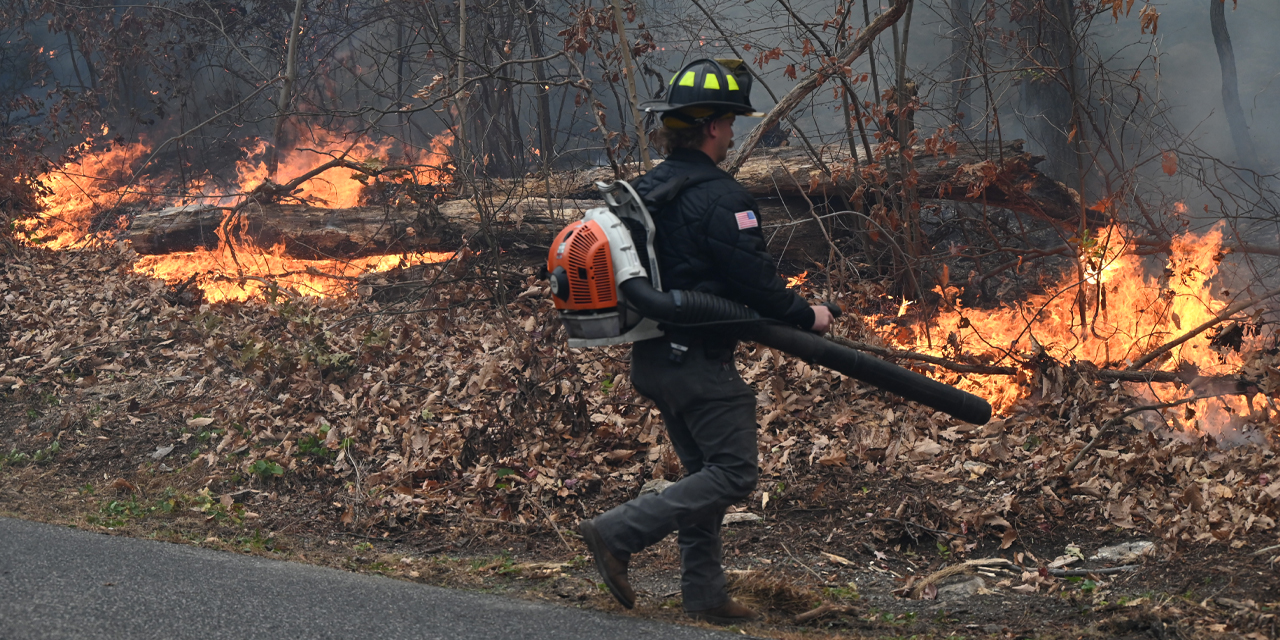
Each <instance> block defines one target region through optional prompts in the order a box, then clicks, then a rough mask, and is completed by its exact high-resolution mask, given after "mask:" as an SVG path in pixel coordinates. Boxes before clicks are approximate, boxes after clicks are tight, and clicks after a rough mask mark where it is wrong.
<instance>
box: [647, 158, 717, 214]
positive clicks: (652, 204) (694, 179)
mask: <svg viewBox="0 0 1280 640" xmlns="http://www.w3.org/2000/svg"><path fill="white" fill-rule="evenodd" d="M727 175H728V174H727V173H725V172H724V170H722V169H720V168H719V167H716V166H699V167H698V168H696V169H694V170H692V171H689V172H688V173H682V174H680V175H679V176H677V177H675V178H672V179H670V180H668V181H666V182H664V183H662V184H660V185H658V186H657V187H655V188H653V189H652V190H651V191H649V193H647V194H645V196H644V205H645V207H646V208H648V209H649V211H651V212H654V213H657V212H658V211H660V210H662V208H663V207H665V206H667V205H668V204H670V203H671V202H672V201H673V200H675V199H676V197H677V196H679V195H680V192H681V191H684V190H685V189H688V188H689V187H692V186H694V185H697V184H702V183H703V182H710V181H711V180H715V179H717V178H723V177H725V176H727Z"/></svg>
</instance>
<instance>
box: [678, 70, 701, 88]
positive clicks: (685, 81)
mask: <svg viewBox="0 0 1280 640" xmlns="http://www.w3.org/2000/svg"><path fill="white" fill-rule="evenodd" d="M695 75H697V74H695V73H694V72H692V71H686V72H684V77H683V78H680V86H682V87H692V86H693V79H694V76H695Z"/></svg>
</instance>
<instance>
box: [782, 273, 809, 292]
mask: <svg viewBox="0 0 1280 640" xmlns="http://www.w3.org/2000/svg"><path fill="white" fill-rule="evenodd" d="M808 279H809V270H808V269H806V270H805V272H804V273H802V274H800V275H798V276H792V277H790V278H787V288H788V289H797V288H799V287H802V286H804V281H805V280H808Z"/></svg>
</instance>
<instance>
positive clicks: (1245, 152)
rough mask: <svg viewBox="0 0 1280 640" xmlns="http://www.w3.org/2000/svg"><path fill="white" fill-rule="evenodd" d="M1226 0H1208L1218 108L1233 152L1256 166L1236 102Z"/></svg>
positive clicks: (1248, 165) (1236, 82)
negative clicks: (1219, 72)
mask: <svg viewBox="0 0 1280 640" xmlns="http://www.w3.org/2000/svg"><path fill="white" fill-rule="evenodd" d="M1225 5H1226V2H1225V1H1224V0H1209V28H1210V30H1211V31H1213V45H1214V46H1215V47H1217V49H1218V65H1219V66H1221V67H1222V108H1223V111H1225V112H1226V115H1227V124H1228V125H1230V127H1231V139H1232V141H1234V142H1235V146H1236V154H1237V155H1238V156H1239V159H1240V162H1241V163H1242V164H1244V165H1245V167H1246V168H1249V169H1253V170H1257V169H1258V168H1259V162H1258V153H1257V151H1256V150H1255V149H1254V147H1253V139H1252V138H1250V137H1249V125H1247V124H1245V119H1244V108H1243V107H1242V106H1241V105H1240V86H1239V85H1240V82H1239V79H1238V78H1237V77H1236V54H1235V49H1233V48H1232V46H1231V33H1230V32H1228V31H1227V16H1226V6H1225Z"/></svg>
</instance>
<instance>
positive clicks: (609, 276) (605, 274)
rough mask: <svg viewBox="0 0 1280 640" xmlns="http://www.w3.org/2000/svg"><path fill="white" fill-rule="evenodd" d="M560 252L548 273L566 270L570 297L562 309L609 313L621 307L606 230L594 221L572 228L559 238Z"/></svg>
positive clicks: (549, 266) (552, 261)
mask: <svg viewBox="0 0 1280 640" xmlns="http://www.w3.org/2000/svg"><path fill="white" fill-rule="evenodd" d="M555 244H556V246H557V247H560V246H563V252H561V251H560V250H558V249H557V250H556V251H555V252H553V253H552V256H551V260H549V261H548V263H547V270H548V271H554V270H555V268H556V267H557V266H560V267H563V268H564V270H565V272H566V273H567V274H568V280H569V295H568V298H567V299H566V300H564V302H563V303H561V301H559V300H556V307H557V308H561V309H575V310H592V309H609V308H612V307H616V306H617V305H618V292H617V289H616V287H615V285H614V283H613V259H612V257H611V256H610V254H609V241H608V239H607V238H606V237H605V234H604V230H603V229H601V228H600V225H599V224H598V223H596V222H595V221H593V220H587V221H584V222H581V223H578V224H574V225H570V226H569V227H567V228H566V229H565V230H564V231H562V232H561V233H560V237H558V238H556V243H555Z"/></svg>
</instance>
